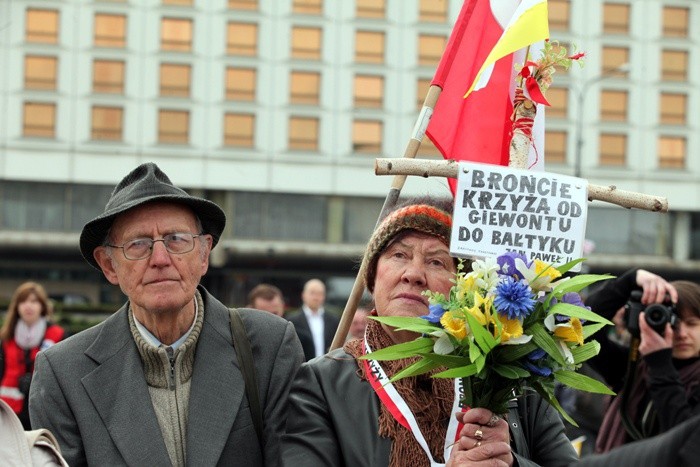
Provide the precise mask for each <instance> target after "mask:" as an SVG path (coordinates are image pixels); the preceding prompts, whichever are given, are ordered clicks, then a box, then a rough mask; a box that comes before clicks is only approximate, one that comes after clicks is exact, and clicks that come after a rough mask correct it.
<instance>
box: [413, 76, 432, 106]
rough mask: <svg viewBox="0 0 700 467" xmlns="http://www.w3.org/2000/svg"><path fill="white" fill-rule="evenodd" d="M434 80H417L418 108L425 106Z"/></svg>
mask: <svg viewBox="0 0 700 467" xmlns="http://www.w3.org/2000/svg"><path fill="white" fill-rule="evenodd" d="M432 81H433V80H432V79H431V78H418V81H416V108H417V109H418V110H420V109H421V108H423V103H424V102H425V97H426V96H427V95H428V89H430V83H431V82H432Z"/></svg>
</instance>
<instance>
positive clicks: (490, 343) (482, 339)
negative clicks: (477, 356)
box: [465, 313, 498, 354]
mask: <svg viewBox="0 0 700 467" xmlns="http://www.w3.org/2000/svg"><path fill="white" fill-rule="evenodd" d="M465 315H466V317H467V323H468V324H469V329H470V330H471V331H472V334H473V335H474V340H475V341H476V343H477V345H478V346H479V347H481V350H482V351H483V352H484V354H488V353H489V352H490V351H491V349H493V348H494V347H496V345H498V341H497V340H496V339H495V338H494V337H493V336H492V335H491V333H490V332H489V331H488V329H485V328H484V327H483V326H482V325H481V324H479V321H477V319H476V318H474V317H473V316H472V315H471V314H469V313H465Z"/></svg>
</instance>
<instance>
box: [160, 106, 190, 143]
mask: <svg viewBox="0 0 700 467" xmlns="http://www.w3.org/2000/svg"><path fill="white" fill-rule="evenodd" d="M189 128H190V113H189V112H188V111H186V110H160V111H159V112H158V142H159V143H166V144H167V143H172V144H187V143H188V142H189Z"/></svg>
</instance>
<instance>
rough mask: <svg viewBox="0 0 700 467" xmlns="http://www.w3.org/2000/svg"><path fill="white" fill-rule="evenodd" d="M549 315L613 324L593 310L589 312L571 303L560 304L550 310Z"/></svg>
mask: <svg viewBox="0 0 700 467" xmlns="http://www.w3.org/2000/svg"><path fill="white" fill-rule="evenodd" d="M548 314H550V315H552V314H559V315H564V316H571V317H573V318H580V319H585V320H586V321H591V322H593V323H603V324H606V325H609V326H610V325H612V324H613V323H612V322H610V321H609V320H607V319H605V318H603V317H602V316H600V315H599V314H597V313H594V312H592V311H591V310H587V309H586V308H583V307H580V306H576V305H572V304H571V303H562V302H559V303H557V304H556V305H554V306H553V307H552V308H550V309H549V310H548Z"/></svg>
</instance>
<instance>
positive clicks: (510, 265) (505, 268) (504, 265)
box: [496, 251, 530, 279]
mask: <svg viewBox="0 0 700 467" xmlns="http://www.w3.org/2000/svg"><path fill="white" fill-rule="evenodd" d="M517 258H519V259H521V260H523V263H525V265H526V266H528V267H529V266H530V264H529V263H528V260H527V258H526V257H525V256H523V255H521V254H520V253H516V252H514V251H508V252H506V253H503V254H502V255H501V256H499V257H498V258H496V262H497V263H498V273H499V274H503V275H504V276H515V277H516V278H517V279H522V275H521V274H520V272H519V271H518V270H517V269H516V267H515V260H516V259H517Z"/></svg>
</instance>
